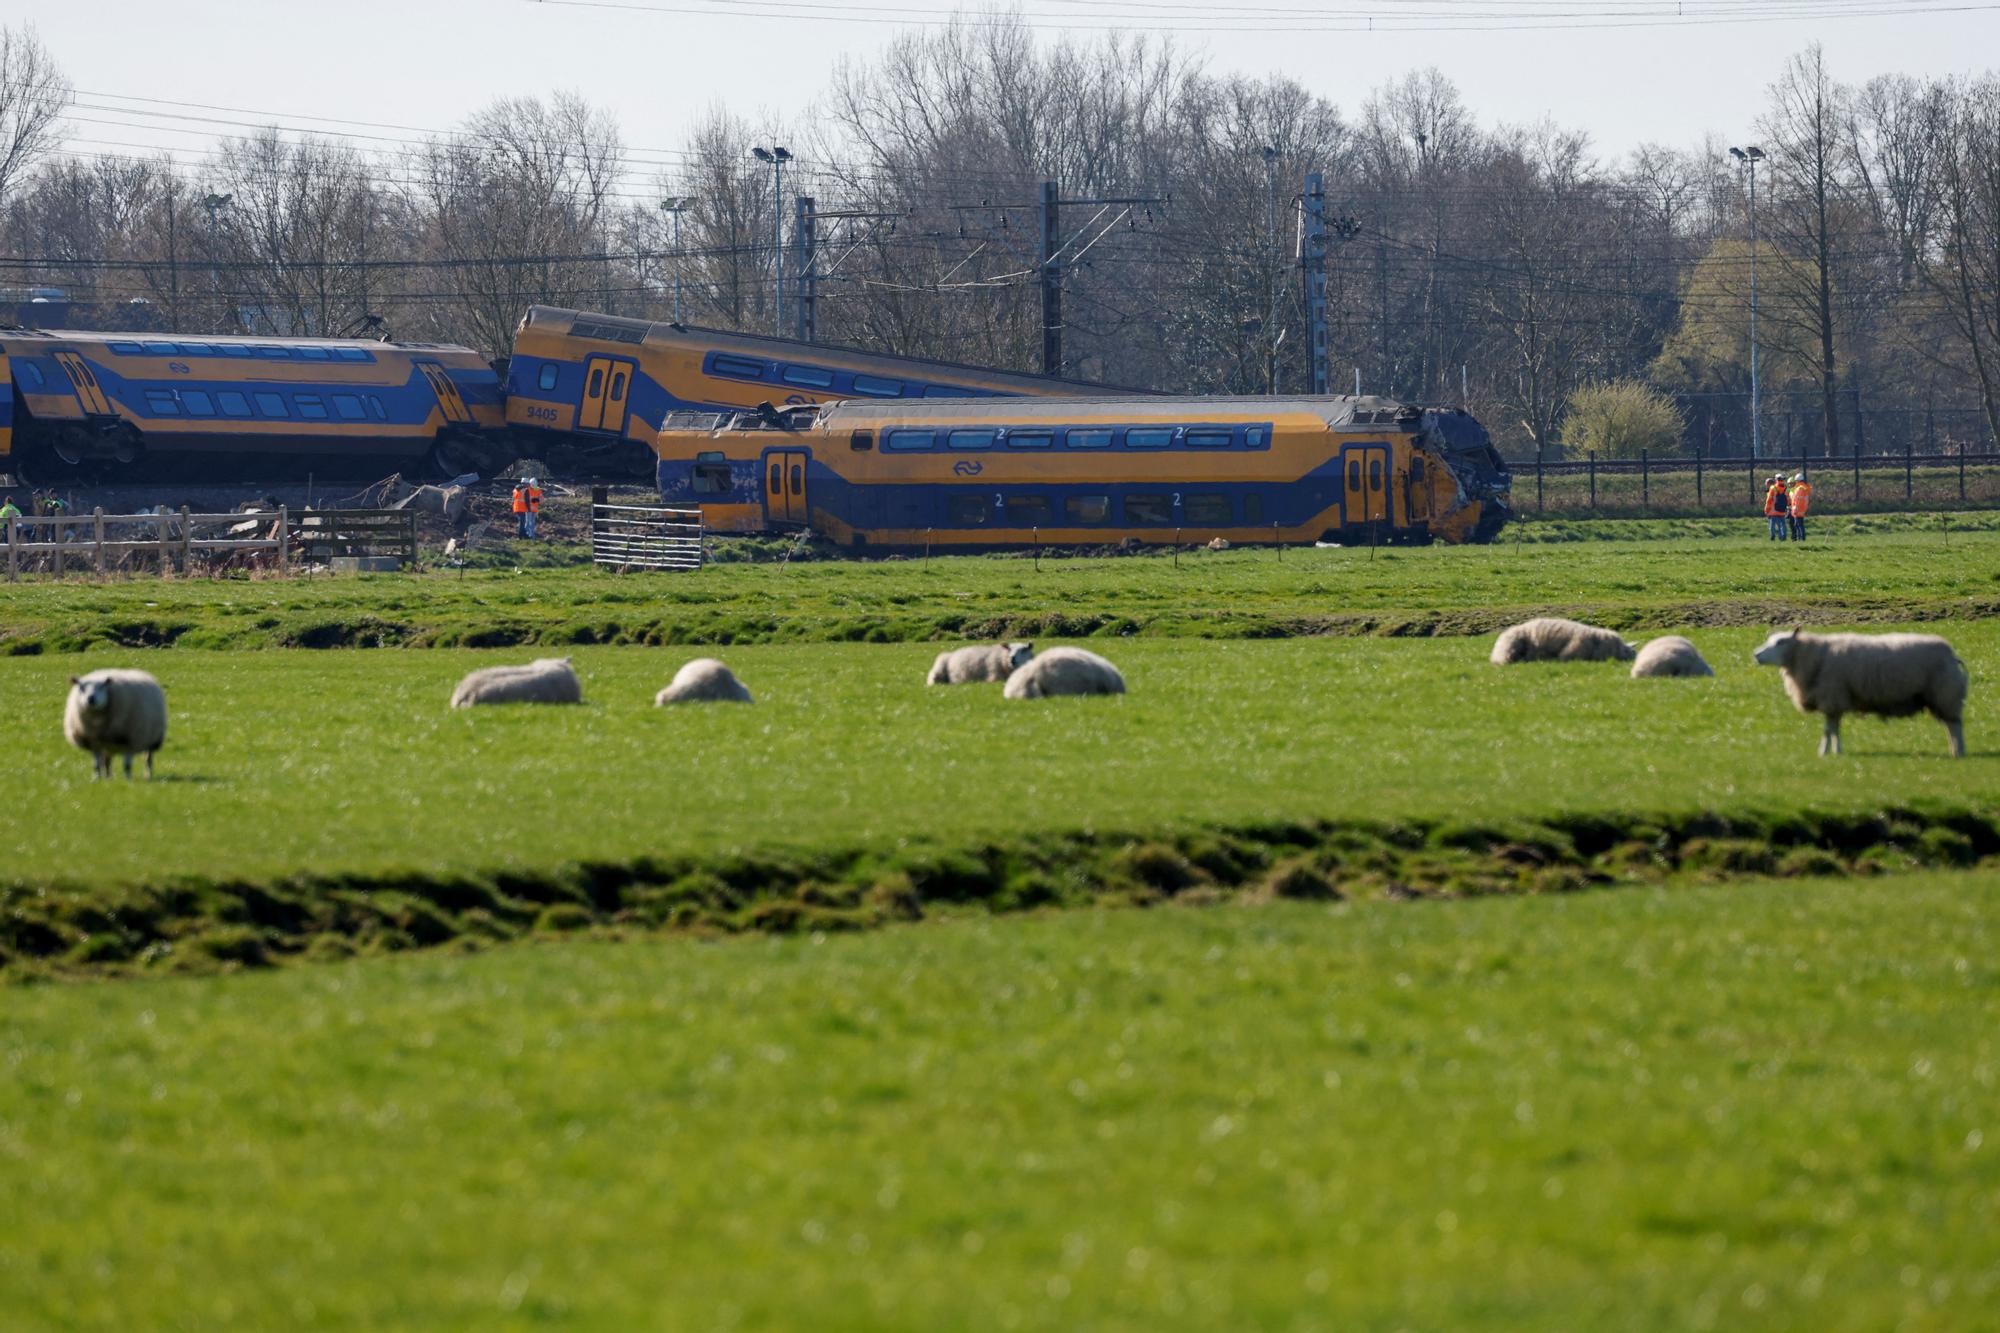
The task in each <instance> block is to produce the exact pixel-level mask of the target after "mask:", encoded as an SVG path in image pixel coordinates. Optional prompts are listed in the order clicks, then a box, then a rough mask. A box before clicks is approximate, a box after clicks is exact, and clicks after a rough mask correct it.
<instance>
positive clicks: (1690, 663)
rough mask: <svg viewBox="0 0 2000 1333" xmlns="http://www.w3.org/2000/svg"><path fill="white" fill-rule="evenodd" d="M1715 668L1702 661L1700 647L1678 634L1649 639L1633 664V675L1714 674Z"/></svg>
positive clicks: (1636, 677) (1635, 677)
mask: <svg viewBox="0 0 2000 1333" xmlns="http://www.w3.org/2000/svg"><path fill="white" fill-rule="evenodd" d="M1714 674H1715V669H1714V668H1713V667H1711V666H1709V664H1708V663H1707V662H1705V661H1704V660H1702V656H1701V649H1699V648H1697V647H1695V646H1694V645H1693V644H1691V643H1689V642H1688V641H1687V640H1686V639H1683V638H1682V637H1681V636H1680V635H1678V634H1669V635H1667V636H1666V637H1664V638H1659V639H1652V640H1649V641H1648V642H1647V643H1646V645H1645V646H1644V647H1643V648H1641V649H1639V656H1638V658H1637V659H1635V660H1634V661H1633V663H1632V678H1633V679H1634V680H1637V679H1638V678H1639V677H1641V676H1713V675H1714Z"/></svg>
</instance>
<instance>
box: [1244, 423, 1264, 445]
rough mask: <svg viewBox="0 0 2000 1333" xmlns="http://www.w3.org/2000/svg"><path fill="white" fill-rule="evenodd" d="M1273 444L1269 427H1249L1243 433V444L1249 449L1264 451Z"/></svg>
mask: <svg viewBox="0 0 2000 1333" xmlns="http://www.w3.org/2000/svg"><path fill="white" fill-rule="evenodd" d="M1270 443H1271V428H1270V427H1269V426H1249V427H1246V428H1245V429H1244V431H1243V444H1244V447H1245V448H1248V449H1263V448H1265V447H1267V446H1268V445H1269V444H1270Z"/></svg>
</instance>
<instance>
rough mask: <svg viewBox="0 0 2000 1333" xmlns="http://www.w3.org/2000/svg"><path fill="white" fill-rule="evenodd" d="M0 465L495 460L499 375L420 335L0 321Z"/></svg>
mask: <svg viewBox="0 0 2000 1333" xmlns="http://www.w3.org/2000/svg"><path fill="white" fill-rule="evenodd" d="M0 369H4V370H5V381H4V382H5V386H6V388H7V393H6V395H5V397H6V400H7V401H6V404H5V407H4V409H3V410H4V413H5V415H4V417H0V471H7V472H12V473H14V474H15V475H16V476H17V477H19V478H20V479H22V480H24V481H30V480H32V481H34V482H36V483H45V482H57V481H61V480H66V479H75V480H89V479H99V478H108V477H113V476H118V475H121V474H124V475H131V476H139V477H144V476H148V475H151V476H161V475H172V476H174V477H175V478H187V477H191V476H203V475H206V476H218V477H219V476H231V475H245V476H251V477H255V478H256V479H259V480H264V479H270V478H273V477H275V476H281V475H290V474H294V473H295V474H297V475H303V474H305V473H306V472H308V471H312V472H317V473H318V474H319V475H321V476H343V475H355V476H364V477H376V476H380V475H382V474H383V473H385V472H388V471H393V470H398V469H400V470H403V471H405V472H409V471H426V472H431V473H444V474H447V475H449V474H452V473H456V472H462V471H471V470H476V469H480V468H486V467H492V466H495V465H499V464H502V463H504V462H505V461H509V460H511V459H512V458H513V456H514V454H513V451H512V449H511V447H510V444H509V440H508V434H507V427H506V412H505V407H504V404H503V403H502V401H501V397H500V376H499V373H498V372H497V371H495V370H494V369H493V368H492V367H491V366H489V365H488V364H487V363H486V362H485V361H484V360H482V359H481V358H480V356H479V354H478V353H476V352H474V351H472V350H470V349H469V348H464V347H453V346H446V345H443V344H430V343H382V342H367V341H361V340H346V339H294V338H230V337H198V338H185V337H156V336H145V335H138V334H124V333H91V332H82V331H74V330H63V329H50V330H31V329H0Z"/></svg>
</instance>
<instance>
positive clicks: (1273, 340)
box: [1263, 145, 1280, 398]
mask: <svg viewBox="0 0 2000 1333" xmlns="http://www.w3.org/2000/svg"><path fill="white" fill-rule="evenodd" d="M1263 152H1264V195H1265V205H1266V209H1267V216H1266V226H1267V228H1268V231H1269V238H1270V251H1271V313H1270V316H1269V317H1268V318H1266V319H1265V321H1264V337H1265V339H1266V341H1267V343H1268V349H1267V350H1266V351H1265V353H1264V356H1265V361H1264V391H1265V392H1266V393H1268V394H1270V395H1271V396H1272V397H1274V398H1275V397H1276V396H1277V393H1278V339H1279V336H1280V335H1279V333H1278V282H1279V278H1278V150H1277V149H1275V148H1272V147H1270V146H1269V145H1266V146H1265V148H1264V150H1263Z"/></svg>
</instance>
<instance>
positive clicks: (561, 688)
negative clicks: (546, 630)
mask: <svg viewBox="0 0 2000 1333" xmlns="http://www.w3.org/2000/svg"><path fill="white" fill-rule="evenodd" d="M582 702H583V682H582V681H580V680H578V679H577V678H576V669H575V668H574V667H572V666H571V665H570V664H569V659H568V658H567V657H538V658H536V659H535V660H534V661H532V662H530V663H528V665H526V666H492V667H481V668H480V669H479V670H477V671H475V672H473V673H472V674H471V675H469V676H467V677H466V678H465V679H464V680H461V681H460V682H458V688H457V689H455V690H453V691H452V692H451V706H452V707H453V708H471V707H472V706H473V705H474V704H580V703H582Z"/></svg>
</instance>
